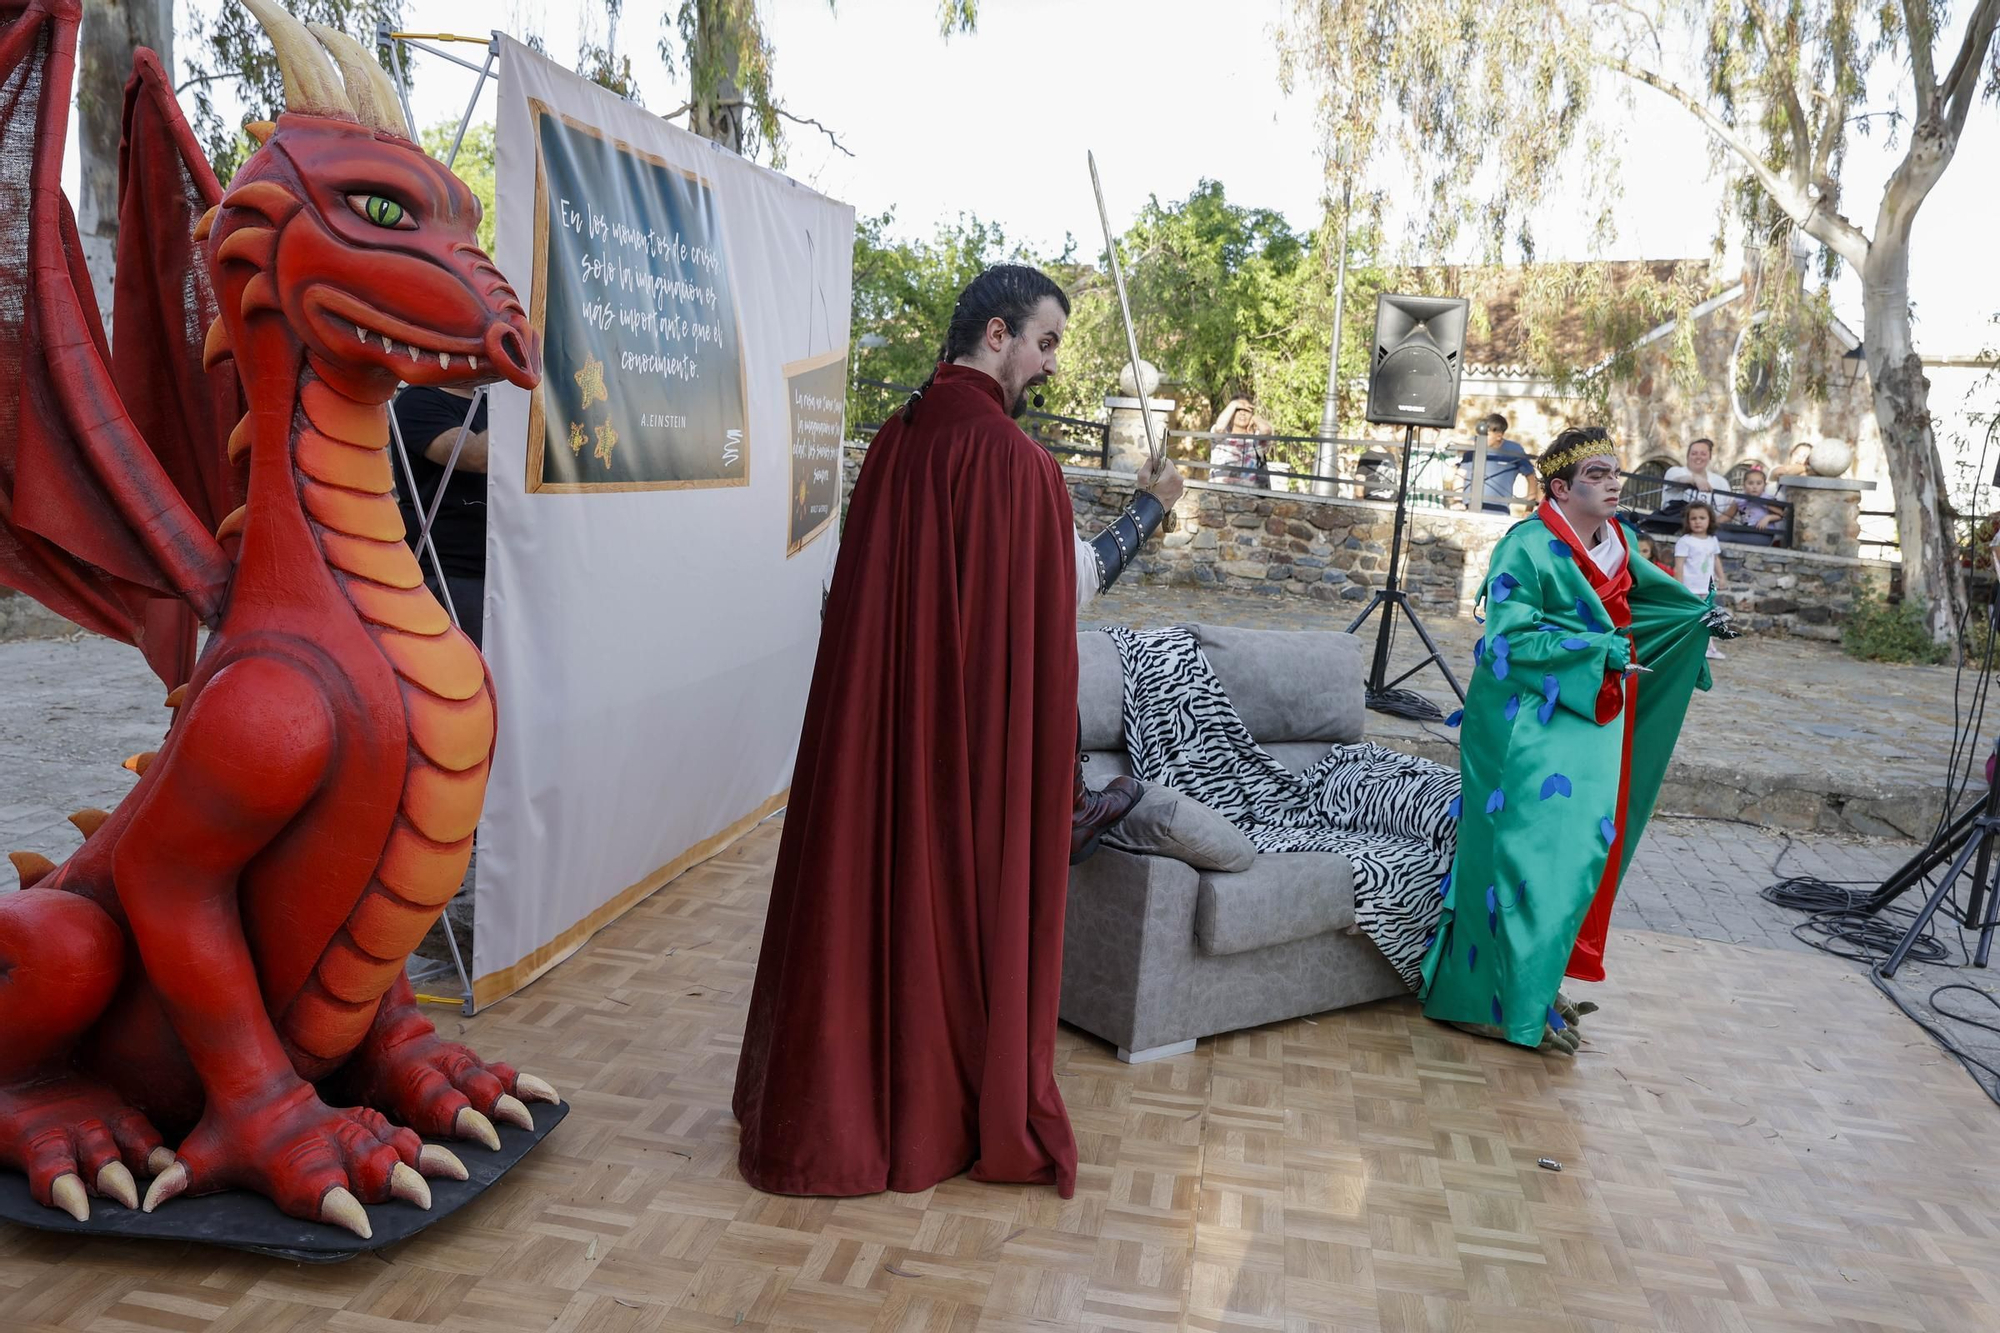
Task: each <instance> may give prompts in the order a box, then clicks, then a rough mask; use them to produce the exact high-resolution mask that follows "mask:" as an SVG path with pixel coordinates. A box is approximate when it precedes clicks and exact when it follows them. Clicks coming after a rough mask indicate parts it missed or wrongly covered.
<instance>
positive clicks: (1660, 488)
mask: <svg viewBox="0 0 2000 1333" xmlns="http://www.w3.org/2000/svg"><path fill="white" fill-rule="evenodd" d="M1618 475H1619V476H1621V477H1623V478H1625V484H1624V487H1623V488H1622V489H1621V490H1620V492H1619V495H1618V507H1619V508H1620V509H1622V510H1624V511H1626V512H1627V513H1628V514H1630V515H1631V517H1632V521H1633V523H1634V525H1635V526H1637V527H1638V529H1639V530H1640V531H1641V532H1644V533H1646V534H1647V535H1648V536H1663V535H1665V534H1667V533H1669V532H1678V531H1680V512H1679V511H1678V510H1675V511H1673V512H1671V513H1668V512H1665V508H1666V506H1667V505H1669V504H1672V503H1673V502H1674V501H1675V500H1679V499H1685V498H1687V493H1688V492H1691V491H1693V490H1695V489H1696V487H1694V486H1692V485H1690V484H1689V483H1687V482H1684V481H1668V480H1667V479H1666V477H1665V476H1664V475H1663V474H1661V473H1657V472H1626V471H1624V470H1622V469H1621V470H1620V471H1619V473H1618ZM1635 483H1636V484H1635ZM1669 490H1673V491H1676V492H1678V494H1676V495H1673V496H1669V495H1668V494H1667V492H1668V491H1669ZM1707 493H1708V494H1709V495H1711V496H1714V497H1717V498H1718V499H1722V498H1727V499H1730V500H1734V501H1744V500H1747V501H1749V502H1750V503H1752V504H1757V505H1762V506H1763V507H1764V508H1766V509H1775V510H1777V511H1778V513H1779V520H1778V523H1777V525H1776V526H1774V527H1766V528H1760V527H1757V526H1755V525H1754V524H1749V523H1734V522H1726V521H1725V522H1722V523H1720V524H1718V526H1717V527H1716V530H1715V535H1716V536H1717V537H1720V538H1721V539H1722V540H1723V541H1726V542H1733V543H1735V544H1736V545H1739V546H1782V547H1787V548H1789V547H1791V546H1793V545H1795V542H1794V540H1793V539H1794V537H1795V536H1796V530H1795V528H1794V518H1795V507H1794V506H1793V504H1792V502H1791V501H1790V500H1780V499H1778V498H1777V497H1776V496H1775V495H1772V494H1771V493H1769V492H1766V493H1765V494H1763V495H1752V494H1750V493H1749V492H1748V491H1723V490H1710V491H1708V492H1707ZM1739 507H1740V506H1739Z"/></svg>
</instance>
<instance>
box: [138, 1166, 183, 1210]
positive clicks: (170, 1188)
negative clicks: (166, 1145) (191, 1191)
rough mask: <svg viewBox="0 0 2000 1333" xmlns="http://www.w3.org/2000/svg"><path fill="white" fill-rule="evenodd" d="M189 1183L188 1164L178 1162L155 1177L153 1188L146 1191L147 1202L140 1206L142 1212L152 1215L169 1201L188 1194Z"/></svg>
mask: <svg viewBox="0 0 2000 1333" xmlns="http://www.w3.org/2000/svg"><path fill="white" fill-rule="evenodd" d="M189 1183H190V1179H189V1176H188V1169H187V1163H186V1162H181V1161H176V1162H175V1163H174V1164H173V1165H172V1166H170V1167H168V1168H167V1169H166V1170H164V1171H162V1172H161V1173H160V1174H159V1175H157V1176H155V1177H153V1184H152V1187H151V1188H150V1189H148V1190H147V1191H146V1202H145V1203H143V1204H141V1205H140V1211H142V1212H148V1213H150V1212H152V1211H153V1210H154V1209H155V1208H158V1207H159V1206H160V1205H161V1204H163V1203H165V1202H166V1201H167V1200H169V1199H171V1198H173V1197H175V1196H176V1195H179V1194H184V1193H186V1192H187V1187H188V1185H189Z"/></svg>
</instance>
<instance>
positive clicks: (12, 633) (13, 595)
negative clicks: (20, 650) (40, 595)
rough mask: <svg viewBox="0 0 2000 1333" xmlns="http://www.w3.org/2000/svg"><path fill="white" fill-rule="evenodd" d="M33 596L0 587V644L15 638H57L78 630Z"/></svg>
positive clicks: (78, 631)
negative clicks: (24, 595)
mask: <svg viewBox="0 0 2000 1333" xmlns="http://www.w3.org/2000/svg"><path fill="white" fill-rule="evenodd" d="M81 632H82V631H80V630H79V629H77V627H76V626H75V625H72V624H70V623H69V622H68V621H67V620H64V619H63V618H62V617H61V616H59V615H57V614H56V613H55V612H53V611H51V610H48V609H47V608H46V607H44V606H43V605H42V604H41V603H40V602H37V601H36V600H35V599H34V598H32V597H23V596H22V595H21V594H20V593H17V592H15V591H14V590H13V589H12V588H0V643H8V642H11V641H13V640H16V639H59V638H62V637H64V636H66V635H70V634H78V633H81Z"/></svg>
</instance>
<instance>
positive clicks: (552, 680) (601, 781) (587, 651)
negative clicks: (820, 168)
mask: <svg viewBox="0 0 2000 1333" xmlns="http://www.w3.org/2000/svg"><path fill="white" fill-rule="evenodd" d="M501 41H502V49H501V53H500V76H499V126H498V129H499V161H498V179H497V191H496V192H497V195H498V198H499V200H500V203H499V205H498V207H499V210H500V216H499V218H498V219H497V227H498V233H497V245H496V252H497V253H496V255H495V258H496V260H497V262H498V263H499V266H500V268H501V270H502V271H503V272H505V273H506V274H507V275H508V277H509V278H510V279H511V280H512V281H513V283H514V285H515V287H516V289H517V290H519V291H520V292H521V294H522V297H523V299H524V301H525V302H526V303H527V305H528V307H529V309H530V310H534V309H535V308H536V303H535V301H534V299H533V293H532V292H531V291H530V287H531V284H532V281H533V273H534V256H533V247H534V237H535V207H536V205H535V195H536V190H535V184H536V146H535V137H534V131H533V128H532V123H531V118H530V112H529V108H528V102H529V99H531V98H532V99H534V100H536V101H539V102H542V103H544V104H546V105H548V106H550V107H551V108H553V109H555V110H556V111H558V112H560V113H562V114H564V115H567V116H569V117H572V118H573V119H574V120H576V121H579V122H582V123H584V124H586V125H590V126H594V127H596V128H598V129H600V130H602V131H603V132H604V133H605V134H606V135H607V136H608V137H612V138H615V139H617V140H620V141H622V142H623V143H625V144H629V145H631V146H632V147H633V148H634V149H636V150H637V151H639V152H640V153H643V154H646V155H649V156H652V157H656V158H659V159H663V160H664V161H666V162H667V163H669V164H671V165H673V166H677V167H680V168H683V169H686V170H689V171H692V172H695V173H697V174H698V175H700V176H701V177H702V178H704V179H705V180H706V181H707V183H708V184H709V185H710V187H711V188H712V189H713V190H714V191H715V193H716V195H717V197H718V200H719V205H720V212H721V218H722V235H723V238H724V243H725V247H726V250H727V254H728V266H729V267H728V273H729V279H730V287H731V288H732V289H733V291H734V293H735V298H736V302H737V316H738V320H739V322H740V327H741V329H742V338H743V350H744V360H745V365H746V367H747V377H748V398H749V417H748V432H747V435H748V440H747V443H748V450H749V466H750V484H749V485H748V486H739V487H733V488H722V489H706V490H704V489H691V490H666V491H643V492H630V493H591V494H549V493H541V494H529V493H528V492H527V490H526V486H525V466H526V456H527V427H528V410H529V395H527V394H525V393H523V392H521V391H519V390H517V389H513V388H511V387H508V386H501V387H499V388H497V389H495V390H494V392H493V399H492V408H491V422H492V432H491V454H490V459H489V473H488V480H487V496H488V503H489V506H490V509H489V517H488V523H487V539H486V541H487V576H486V628H485V653H486V660H487V662H488V664H489V665H490V667H491V669H492V672H493V678H494V684H495V686H496V689H497V691H498V695H499V701H500V727H499V741H498V748H497V752H496V754H495V758H494V765H493V774H492V779H491V782H490V785H489V787H488V789H487V796H486V812H485V818H484V821H483V822H482V823H481V825H480V830H479V857H478V875H477V880H476V887H475V890H474V892H475V907H476V913H475V915H476V925H475V936H474V943H473V957H472V971H473V976H474V998H475V1003H477V1004H480V1005H485V1004H489V1003H491V1002H492V1001H494V1000H496V999H499V998H501V997H502V996H504V995H507V994H510V993H512V992H513V991H515V990H517V989H519V988H520V987H521V986H523V985H526V984H527V983H528V982H529V981H531V980H533V979H534V978H535V977H536V976H538V975H540V974H541V973H542V972H544V971H546V970H547V969H548V968H549V967H551V966H553V965H554V964H555V963H557V962H559V961H561V959H562V958H564V957H566V956H567V955H568V954H569V953H571V952H573V951H574V950H575V949H576V948H577V947H578V946H579V945H581V944H582V943H583V941H584V940H585V939H587V938H588V937H589V935H590V933H591V932H593V931H594V930H596V929H598V928H599V927H601V926H603V925H605V924H607V923H608V922H609V921H610V920H612V919H614V918H615V917H616V916H617V915H618V914H619V913H620V912H622V911H624V910H625V909H627V908H629V907H630V906H631V905H632V904H634V903H636V902H637V901H639V899H641V898H643V897H644V896H645V895H646V894H647V893H649V892H651V891H652V890H653V889H655V888H657V887H658V886H659V885H660V884H662V883H664V882H665V881H666V880H667V879H668V878H670V877H671V876H672V875H673V874H677V873H679V871H680V870H683V869H685V868H686V867H687V866H688V865H691V864H693V863H695V862H696V861H698V860H700V859H703V858H705V857H706V856H709V855H713V854H714V853H715V852H716V851H719V850H720V849H721V847H722V846H723V845H726V843H727V841H728V840H729V839H730V838H732V837H734V836H737V835H739V834H741V833H742V832H744V831H746V830H747V828H748V827H750V826H751V825H753V824H754V823H755V821H756V820H757V819H758V818H760V817H762V816H764V815H766V814H768V813H770V812H771V811H772V810H774V809H776V808H777V806H778V804H779V803H780V802H781V801H782V796H783V793H784V792H785V790H786V789H787V786H788V784H789V783H790V781H791V772H792V763H793V758H794V755H795V751H796V747H797V744H798V733H799V723H800V719H801V718H802V717H803V715H804V711H805V698H806V690H807V687H808V684H809V682H810V678H811V674H812V664H813V654H814V651H815V649H816V647H817V645H818V641H819V623H820V621H819V616H820V606H821V594H822V590H823V588H824V587H825V585H826V583H827V581H828V580H829V578H830V577H831V572H832V568H833V558H834V546H835V541H836V534H835V533H834V531H832V530H831V529H829V530H828V531H826V532H824V533H822V534H821V535H820V536H819V537H818V538H817V539H816V540H814V541H813V542H812V543H810V544H808V545H807V546H806V547H805V548H804V549H803V550H802V551H800V552H799V553H798V554H796V555H795V556H792V557H790V558H788V557H787V554H786V546H787V542H788V532H789V518H790V509H789V499H790V496H791V452H792V451H791V448H790V440H789V434H790V430H791V424H790V414H789V409H788V403H787V398H786V385H785V379H784V373H783V368H784V367H785V366H786V365H788V364H795V363H798V362H800V361H803V360H806V359H808V358H815V357H824V356H825V355H826V354H827V353H829V352H840V351H842V350H843V349H844V347H845V344H846V340H847V330H848V325H849V306H850V302H851V300H852V279H853V270H852V263H853V259H852V256H853V248H854V210H853V209H852V208H850V207H848V206H847V205H845V204H840V203H837V202H835V201H833V200H830V199H827V198H825V197H823V196H821V195H818V194H815V193H814V192H812V191H811V190H808V189H806V188H804V187H803V186H800V185H798V184H797V183H796V182H793V181H791V180H789V179H788V178H786V177H784V176H781V175H778V174H777V173H775V172H771V171H767V170H765V169H763V168H761V167H757V166H754V165H752V164H750V163H748V162H745V161H744V160H743V159H741V158H739V157H737V156H736V155H734V154H732V153H729V152H727V151H725V150H723V149H721V148H719V147H717V146H716V145H714V144H711V143H709V142H708V141H706V140H704V139H700V138H697V137H695V136H694V135H691V134H688V133H687V132H686V131H683V130H680V129H677V128H675V127H673V126H671V125H668V124H667V123H666V122H664V121H662V120H660V119H659V118H658V117H657V116H654V115H651V114H649V113H647V112H646V111H644V110H642V109H640V108H638V107H634V106H631V105H629V104H628V103H626V102H623V101H621V100H620V99H618V98H617V97H615V96H613V95H612V94H610V93H608V92H605V91H604V90H603V89H601V88H598V87H596V86H595V85H593V84H590V83H588V82H586V81H585V80H583V79H580V78H578V77H577V76H576V75H574V74H572V73H571V72H569V71H568V70H565V69H563V68H561V67H560V66H558V65H555V64H553V63H551V62H549V61H547V60H545V59H543V58H542V57H540V56H538V55H536V54H535V53H534V52H533V51H530V50H528V49H527V48H526V47H523V46H520V45H518V44H516V43H514V42H511V41H507V40H506V39H504V38H503V39H501ZM561 278H562V275H560V274H553V273H552V274H551V280H552V281H555V280H561ZM631 299H637V300H640V301H643V300H644V299H645V297H644V296H643V295H641V296H639V297H637V298H631ZM635 345H636V344H635ZM617 373H618V372H617V371H616V369H615V368H613V369H610V370H607V373H606V378H607V380H608V381H610V382H611V383H612V384H613V386H614V387H613V389H612V391H613V392H614V393H615V392H616V388H615V384H616V379H615V376H616V374H617Z"/></svg>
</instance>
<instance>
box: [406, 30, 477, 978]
mask: <svg viewBox="0 0 2000 1333" xmlns="http://www.w3.org/2000/svg"><path fill="white" fill-rule="evenodd" d="M425 38H430V39H434V40H437V41H447V42H480V41H484V42H485V44H486V62H485V63H484V64H483V65H475V64H473V63H472V62H471V61H469V60H461V59H459V58H458V57H457V56H455V55H453V54H451V52H449V51H445V50H441V49H440V48H438V47H435V46H432V45H430V44H429V43H428V42H427V41H426V40H424V39H425ZM375 41H376V44H377V45H386V46H387V47H388V48H389V65H390V68H391V69H393V70H394V71H395V75H396V95H397V97H398V98H400V99H401V100H402V103H403V119H405V120H406V121H408V122H409V125H410V132H411V133H412V134H415V133H417V132H418V129H417V118H416V114H415V112H413V111H412V110H411V108H410V95H409V92H408V91H407V89H405V87H404V72H403V47H404V46H405V45H409V46H413V47H415V48H416V49H417V50H419V51H423V52H426V53H427V54H430V55H434V56H437V57H439V58H440V59H443V60H449V61H450V62H451V63H452V64H454V65H460V66H463V67H464V68H466V69H469V70H472V71H473V72H474V73H476V74H478V75H479V78H478V80H477V81H475V82H474V83H473V85H472V96H470V97H468V98H467V99H466V102H465V112H464V114H463V115H461V116H460V117H459V118H458V130H457V132H456V133H455V134H453V135H452V137H451V149H450V151H449V152H447V153H446V154H445V159H444V164H445V166H446V167H450V166H451V165H452V164H453V163H454V162H456V161H457V160H458V150H459V147H460V145H462V144H463V143H464V142H465V131H466V129H467V127H469V126H470V125H471V124H472V113H473V112H474V111H475V110H476V109H477V108H478V106H479V97H480V94H481V93H483V92H485V91H486V81H487V79H489V78H491V77H493V62H494V61H495V60H496V59H498V58H499V55H500V43H499V40H498V33H497V32H496V33H491V34H488V35H487V36H486V37H485V38H478V37H459V36H455V35H453V34H451V33H406V32H392V31H390V29H389V25H388V24H386V23H384V24H380V25H378V26H377V27H376V29H375ZM398 392H400V390H398ZM485 402H486V386H484V385H481V386H480V387H479V389H478V390H476V391H475V392H474V393H473V395H472V402H471V404H470V405H469V406H468V407H467V409H466V413H465V420H464V421H462V422H461V423H459V427H458V438H457V439H456V440H455V441H454V442H453V443H452V447H451V457H450V458H449V459H448V460H446V462H445V465H444V475H443V476H442V477H440V478H439V479H438V486H437V494H435V495H433V496H432V497H431V502H430V506H429V507H428V508H427V509H426V510H425V511H424V514H423V521H422V523H421V524H420V526H419V527H418V529H417V556H418V558H419V559H420V560H421V559H423V558H424V557H425V556H428V557H429V558H430V567H431V573H432V575H433V576H434V577H435V579H436V581H437V595H438V600H440V601H441V602H443V603H444V609H445V614H446V615H448V616H450V617H451V623H452V625H453V626H454V627H455V626H457V625H458V624H459V618H458V607H457V606H455V605H454V604H453V603H452V598H451V585H450V584H449V583H447V582H446V581H445V577H444V562H443V561H442V560H440V559H439V558H438V551H437V543H436V542H434V541H432V540H431V525H432V524H434V523H435V522H437V516H438V510H439V509H440V508H441V507H442V506H443V504H444V492H445V487H446V486H448V485H450V483H451V478H452V473H453V472H455V471H457V469H458V459H459V455H460V453H461V452H463V450H464V449H465V437H466V436H467V435H468V434H470V433H471V430H472V420H473V418H474V417H476V416H478V415H479V409H480V407H481V406H482V405H484V403H485ZM389 435H390V445H391V447H392V448H393V449H394V450H395V452H396V463H397V466H398V468H399V469H400V472H401V479H402V484H403V485H404V486H405V487H406V488H407V489H408V491H409V495H410V505H411V507H412V508H415V507H416V506H417V505H420V504H422V503H423V500H422V497H421V496H420V495H418V493H417V474H416V470H415V469H414V468H413V467H411V465H410V450H409V446H408V445H407V444H406V443H405V442H404V440H403V428H402V426H401V425H400V424H399V423H398V422H397V420H396V413H395V410H394V409H393V408H391V410H390V412H389ZM472 873H473V875H474V876H475V877H476V876H477V875H478V873H479V872H478V869H477V864H476V862H475V866H474V869H473V872H472ZM462 891H463V886H461V892H462ZM452 896H453V899H454V900H456V898H457V894H453V895H452ZM448 911H449V909H448V908H447V912H448ZM439 920H440V921H441V922H442V923H443V926H444V942H445V946H446V948H448V949H449V950H450V951H451V964H450V967H449V969H448V970H449V971H451V972H452V973H453V974H455V975H456V976H457V978H458V988H459V1002H460V1004H461V1005H462V1006H463V1008H464V1010H465V1012H466V1013H467V1014H470V1013H471V1012H472V974H471V972H470V971H469V970H468V969H467V968H466V965H465V957H464V955H463V953H462V952H461V951H460V949H459V947H458V936H456V935H455V934H453V933H452V929H451V920H450V918H449V915H445V916H441V917H440V918H439ZM446 971H447V968H446V967H445V966H444V965H443V964H437V963H431V964H428V965H426V966H422V967H414V968H411V969H410V973H409V975H410V984H411V985H412V986H414V987H417V988H418V989H420V990H421V989H422V987H423V983H425V982H427V981H430V980H431V979H432V978H434V977H439V976H442V975H444V973H445V972H446Z"/></svg>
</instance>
